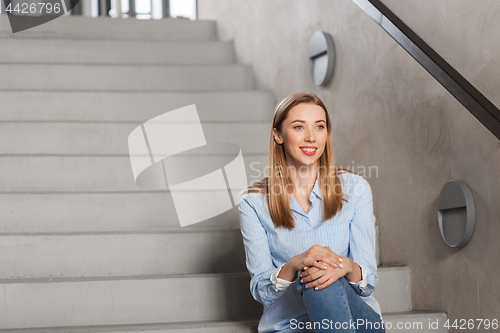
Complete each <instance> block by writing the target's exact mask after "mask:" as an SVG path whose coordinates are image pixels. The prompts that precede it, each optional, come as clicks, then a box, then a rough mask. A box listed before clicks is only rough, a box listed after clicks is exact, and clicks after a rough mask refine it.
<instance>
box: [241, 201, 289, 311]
mask: <svg viewBox="0 0 500 333" xmlns="http://www.w3.org/2000/svg"><path fill="white" fill-rule="evenodd" d="M238 209H239V218H240V227H241V234H242V236H243V244H244V246H245V253H246V266H247V269H248V271H249V273H250V277H251V279H250V292H251V294H252V296H253V298H254V299H255V300H256V301H257V302H259V303H261V304H263V305H264V306H271V305H272V304H274V302H276V300H277V299H278V298H279V297H281V296H282V295H283V294H284V292H285V291H284V290H280V289H278V288H277V286H276V285H275V284H274V283H272V282H271V274H272V273H273V271H274V270H275V269H276V267H275V266H274V264H273V260H272V257H271V250H270V248H269V241H268V239H267V234H266V231H265V229H264V226H263V225H262V222H261V221H260V219H259V217H258V214H257V211H256V210H255V208H254V206H252V205H251V204H250V202H249V201H248V195H247V196H244V197H243V198H242V200H241V201H240V203H239V204H238Z"/></svg>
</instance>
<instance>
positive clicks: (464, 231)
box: [438, 180, 476, 248]
mask: <svg viewBox="0 0 500 333" xmlns="http://www.w3.org/2000/svg"><path fill="white" fill-rule="evenodd" d="M438 223H439V230H440V231H441V236H443V239H444V241H445V242H446V244H447V245H448V246H450V247H456V248H462V247H464V246H465V245H467V244H468V243H469V241H470V239H471V238H472V234H473V233H474V227H475V225H476V209H475V207H474V198H473V196H472V192H471V190H470V189H469V187H468V186H467V185H466V184H465V183H464V182H460V181H454V180H449V181H448V182H447V183H446V184H445V185H444V187H443V189H442V190H441V194H440V195H439V200H438Z"/></svg>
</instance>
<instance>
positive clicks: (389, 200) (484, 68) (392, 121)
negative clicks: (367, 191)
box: [198, 0, 500, 331]
mask: <svg viewBox="0 0 500 333" xmlns="http://www.w3.org/2000/svg"><path fill="white" fill-rule="evenodd" d="M384 3H385V4H386V5H387V6H388V7H389V8H391V9H393V11H394V12H395V13H396V14H398V15H400V17H401V18H402V19H403V20H406V21H407V23H408V25H409V26H410V27H411V28H412V29H414V30H415V31H416V32H417V33H418V34H420V36H421V37H422V38H423V39H424V40H426V41H427V42H428V43H429V44H430V45H431V46H433V47H435V49H436V50H437V51H438V52H440V53H442V55H443V56H444V57H445V59H447V60H448V61H449V62H450V63H451V64H452V65H454V66H456V69H457V70H458V71H459V72H461V73H462V74H463V75H464V76H465V77H467V78H468V79H469V80H470V81H471V82H472V83H473V84H474V85H476V86H477V88H478V89H480V90H481V91H482V92H483V93H484V94H485V95H486V96H487V97H488V98H490V99H491V100H492V102H494V103H495V104H496V105H499V104H500V103H499V102H500V99H499V92H500V75H499V74H500V73H499V71H500V61H499V59H500V40H499V38H500V2H498V1H484V0H482V1H471V0H467V1H466V0H460V1H458V0H439V1H437V0H432V1H431V0H425V1H424V0H421V1H410V0H385V1H384ZM198 4H199V18H200V19H215V20H217V22H218V23H217V27H218V32H219V37H220V39H221V40H224V41H227V40H234V42H235V49H236V53H237V60H238V62H239V63H243V64H252V65H253V68H254V74H255V77H256V82H257V85H258V88H261V89H269V90H272V91H273V92H274V93H275V96H276V101H277V102H278V101H280V100H281V99H282V98H284V97H285V96H287V95H289V94H290V93H294V92H298V91H306V92H313V93H315V94H317V95H318V96H319V97H320V98H321V99H322V100H323V101H324V102H325V103H326V105H327V107H328V108H329V111H330V115H331V117H332V120H333V127H334V143H335V147H336V158H337V165H340V166H344V167H346V166H350V167H351V168H352V167H353V165H354V170H355V171H357V172H362V171H363V169H361V168H362V167H364V168H368V167H369V166H376V167H377V168H378V174H376V173H374V172H372V174H371V175H368V174H366V176H367V178H368V180H369V182H370V184H371V185H372V188H373V195H374V206H375V208H374V209H375V215H376V217H377V220H378V222H379V223H380V231H381V238H380V243H381V264H383V265H409V266H410V268H411V270H412V278H413V286H412V288H413V290H412V291H413V295H414V299H413V307H414V309H416V310H444V311H447V313H448V317H449V318H450V319H452V320H455V319H462V318H463V319H476V318H483V319H484V318H489V319H490V320H491V319H495V318H497V319H500V318H499V313H500V304H499V299H500V278H499V275H500V265H499V260H498V254H499V248H500V245H499V238H500V223H499V216H500V205H499V198H500V186H499V185H500V177H499V175H500V169H499V166H500V149H499V147H500V142H499V141H498V140H497V139H496V138H495V137H494V136H493V135H492V134H491V133H490V132H489V131H488V130H487V129H486V128H485V127H483V126H482V125H481V124H480V123H479V121H477V120H476V118H474V116H472V115H471V114H470V113H469V112H468V111H467V110H466V109H465V108H464V107H463V106H462V105H461V104H460V103H459V102H457V101H456V100H455V99H454V98H453V97H452V96H451V95H450V94H449V93H448V92H447V91H446V90H445V89H444V88H443V87H442V86H441V85H440V84H439V83H438V82H437V81H435V80H434V78H432V76H431V75H430V74H428V73H427V72H426V71H425V70H424V69H423V68H422V67H421V66H420V65H419V64H418V63H417V62H416V61H414V60H413V58H411V56H410V55H408V54H407V53H406V51H404V50H403V49H402V48H401V47H400V46H399V45H398V44H397V43H396V42H395V41H394V40H393V39H392V38H391V37H390V36H389V35H388V34H387V33H386V32H385V31H383V30H382V29H381V28H380V27H379V26H378V25H377V24H376V23H375V22H374V21H373V20H372V19H371V18H369V17H368V16H367V15H366V14H365V13H364V12H363V11H362V10H361V9H360V8H359V7H358V6H357V5H356V4H355V3H354V2H352V1H349V0H309V1H301V0H294V1H291V0H274V1H268V0H253V1H243V0H241V1H236V0H198ZM316 30H322V31H326V32H329V33H330V34H332V35H333V38H334V41H335V45H336V54H337V63H336V68H335V74H334V79H333V81H332V82H331V83H330V84H329V86H328V87H326V88H319V87H316V86H314V85H313V84H312V81H311V78H310V76H309V71H308V70H309V69H308V68H309V67H308V66H309V65H308V63H307V51H308V45H309V39H310V37H311V36H312V34H313V33H314V31H316ZM269 112H270V117H271V113H272V110H269ZM450 179H453V180H462V181H465V182H466V183H467V184H468V185H469V186H470V188H471V190H472V193H473V195H474V199H475V203H476V208H477V224H476V229H475V233H474V236H473V238H472V240H471V242H470V243H469V245H467V246H466V247H465V248H463V249H461V250H457V249H453V248H449V247H447V245H446V244H445V243H444V241H443V240H442V238H441V235H440V233H439V228H438V225H437V212H436V209H437V198H438V196H439V193H440V191H441V188H442V186H443V185H444V184H445V183H446V181H448V180H450ZM452 331H453V330H452ZM478 331H480V330H478ZM490 331H491V330H490Z"/></svg>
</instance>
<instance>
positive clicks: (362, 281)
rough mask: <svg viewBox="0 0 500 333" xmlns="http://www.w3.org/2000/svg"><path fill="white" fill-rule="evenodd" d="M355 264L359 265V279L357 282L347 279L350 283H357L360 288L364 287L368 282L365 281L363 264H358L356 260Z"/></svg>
mask: <svg viewBox="0 0 500 333" xmlns="http://www.w3.org/2000/svg"><path fill="white" fill-rule="evenodd" d="M355 263H356V264H357V265H359V267H361V281H358V282H351V281H349V283H350V284H358V285H359V286H360V287H361V288H364V287H366V285H367V284H368V282H367V281H366V271H365V269H364V268H363V266H361V265H360V264H358V263H357V262H355Z"/></svg>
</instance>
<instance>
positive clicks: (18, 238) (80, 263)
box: [0, 228, 246, 279]
mask: <svg viewBox="0 0 500 333" xmlns="http://www.w3.org/2000/svg"><path fill="white" fill-rule="evenodd" d="M0 240H1V241H0V257H1V258H3V259H2V267H1V268H0V279H15V278H40V277H92V276H128V275H159V274H197V273H199V274H204V273H228V272H245V271H246V267H245V250H244V247H243V240H242V236H241V231H240V230H239V229H226V230H221V229H220V228H217V229H214V230H207V229H200V230H193V229H189V230H179V231H177V232H174V233H172V232H170V233H154V234H120V233H114V234H96V233H93V234H86V233H83V234H82V233H80V234H70V235H67V234H64V233H63V234H48V235H47V234H42V235H33V234H27V235H19V234H14V235H9V234H0Z"/></svg>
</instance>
